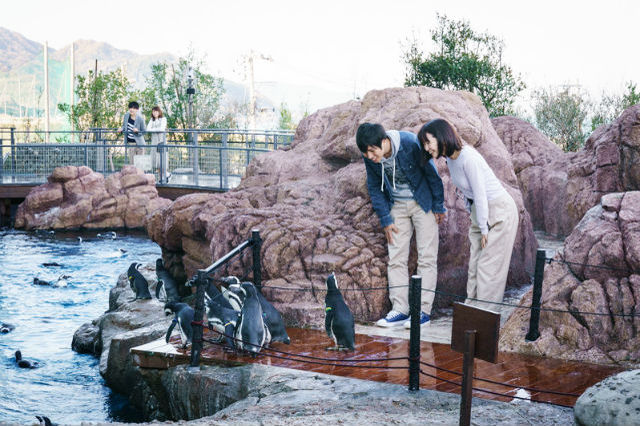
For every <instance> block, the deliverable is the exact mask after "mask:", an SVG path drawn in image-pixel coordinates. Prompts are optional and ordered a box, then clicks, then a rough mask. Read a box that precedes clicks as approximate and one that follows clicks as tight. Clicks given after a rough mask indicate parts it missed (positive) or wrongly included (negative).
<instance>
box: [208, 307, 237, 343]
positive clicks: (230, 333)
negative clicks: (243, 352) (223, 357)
mask: <svg viewBox="0 0 640 426" xmlns="http://www.w3.org/2000/svg"><path fill="white" fill-rule="evenodd" d="M206 310H207V318H208V322H209V329H211V330H214V331H217V332H218V333H220V334H219V336H218V338H217V341H218V342H221V341H222V340H225V341H226V342H227V346H229V348H231V349H235V348H236V345H235V343H234V341H233V337H234V333H235V330H236V324H237V323H238V316H239V315H240V312H237V311H235V310H233V309H229V308H225V307H224V306H222V305H221V304H219V303H217V302H215V301H213V300H207V303H206Z"/></svg>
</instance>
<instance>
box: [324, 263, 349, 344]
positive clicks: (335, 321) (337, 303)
mask: <svg viewBox="0 0 640 426" xmlns="http://www.w3.org/2000/svg"><path fill="white" fill-rule="evenodd" d="M324 304H325V321H324V325H325V329H326V331H327V335H328V336H329V337H331V338H333V340H334V342H335V343H336V346H335V347H332V348H327V349H328V350H339V351H340V350H354V349H355V337H356V333H355V324H354V321H353V314H352V313H351V311H350V310H349V307H348V306H347V304H346V303H344V299H343V298H342V294H341V293H340V290H339V289H338V279H337V278H336V275H335V273H331V275H329V276H328V277H327V295H326V296H325V298H324Z"/></svg>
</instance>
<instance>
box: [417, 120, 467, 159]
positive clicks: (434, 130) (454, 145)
mask: <svg viewBox="0 0 640 426" xmlns="http://www.w3.org/2000/svg"><path fill="white" fill-rule="evenodd" d="M427 133H429V134H430V135H433V137H435V138H436V140H437V141H438V157H440V156H442V155H444V156H445V157H451V156H452V155H453V153H454V152H456V151H460V150H461V149H462V141H461V140H460V136H458V133H457V132H456V129H454V128H453V126H452V125H451V124H449V122H448V121H447V120H443V119H442V118H436V119H435V120H431V121H430V122H428V123H427V124H425V125H424V126H422V128H421V129H420V131H419V132H418V140H419V141H420V148H421V149H422V153H423V154H424V157H425V158H427V159H429V158H431V155H429V153H428V152H427V151H426V150H425V149H424V144H425V143H426V142H428V141H427Z"/></svg>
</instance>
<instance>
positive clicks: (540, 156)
mask: <svg viewBox="0 0 640 426" xmlns="http://www.w3.org/2000/svg"><path fill="white" fill-rule="evenodd" d="M492 123H493V126H494V127H495V129H496V131H497V133H498V135H499V136H500V138H501V139H502V141H503V143H504V144H505V146H506V147H507V149H508V150H509V152H510V153H511V156H512V159H513V164H514V168H515V171H516V174H517V175H518V182H519V185H520V189H521V190H522V193H523V196H524V200H525V206H526V207H527V210H528V211H529V214H531V218H532V221H533V225H534V227H535V228H537V229H542V230H544V231H546V232H547V233H549V234H553V235H557V236H565V235H568V234H569V233H570V232H571V230H572V229H573V227H574V226H575V225H576V224H577V223H578V222H580V220H581V219H582V217H583V216H584V214H585V213H586V212H587V210H589V209H590V208H591V207H593V206H594V205H596V204H597V203H598V202H599V201H600V197H601V196H602V195H603V194H607V193H610V192H622V191H634V190H639V189H640V105H635V106H632V107H630V108H628V109H627V110H625V111H624V112H623V113H622V115H621V116H620V117H619V118H618V119H617V120H615V121H614V122H613V123H611V124H609V125H604V126H601V127H599V128H598V129H596V130H595V131H594V132H593V133H592V134H591V136H590V137H589V138H588V139H587V141H586V142H585V145H584V147H583V148H582V149H581V150H580V151H578V152H575V153H562V152H561V151H560V149H559V148H557V147H555V146H554V144H553V143H551V142H550V141H549V140H548V139H547V138H546V137H545V136H544V135H543V134H542V133H540V132H539V131H538V130H536V129H535V128H534V127H533V126H531V125H530V124H529V123H527V122H525V121H522V120H519V119H517V118H514V117H498V118H494V119H493V120H492Z"/></svg>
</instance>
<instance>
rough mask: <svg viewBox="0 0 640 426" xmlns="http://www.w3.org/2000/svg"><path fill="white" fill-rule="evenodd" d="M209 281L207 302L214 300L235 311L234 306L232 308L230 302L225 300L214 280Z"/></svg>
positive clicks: (205, 297) (206, 293)
mask: <svg viewBox="0 0 640 426" xmlns="http://www.w3.org/2000/svg"><path fill="white" fill-rule="evenodd" d="M207 280H208V284H207V288H206V289H205V293H204V299H205V302H207V301H209V300H213V301H214V302H216V303H219V304H220V305H222V306H223V307H225V308H228V309H233V306H231V304H230V303H229V301H228V300H227V299H225V298H224V296H223V294H222V293H221V292H220V290H218V287H216V285H215V284H214V283H213V280H212V279H211V278H207Z"/></svg>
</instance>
